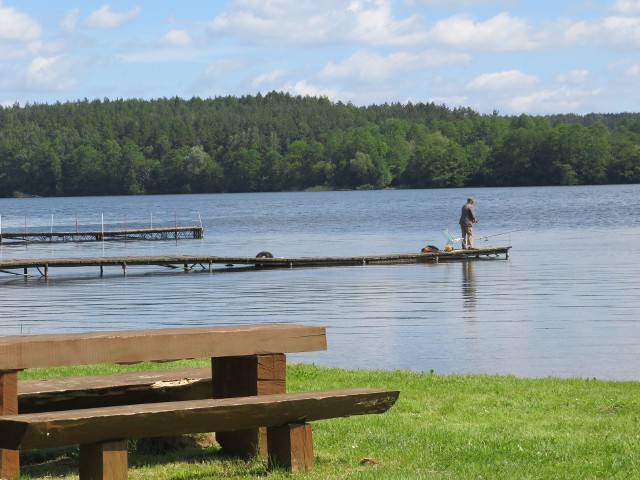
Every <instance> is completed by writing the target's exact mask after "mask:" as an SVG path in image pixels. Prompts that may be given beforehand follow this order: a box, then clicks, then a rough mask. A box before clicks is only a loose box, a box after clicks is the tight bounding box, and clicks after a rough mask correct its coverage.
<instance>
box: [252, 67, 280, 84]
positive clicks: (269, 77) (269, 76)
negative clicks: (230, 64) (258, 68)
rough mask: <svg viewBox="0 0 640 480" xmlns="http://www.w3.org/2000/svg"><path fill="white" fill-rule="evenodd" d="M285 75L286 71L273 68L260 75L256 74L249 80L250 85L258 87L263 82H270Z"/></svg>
mask: <svg viewBox="0 0 640 480" xmlns="http://www.w3.org/2000/svg"><path fill="white" fill-rule="evenodd" d="M285 75H286V72H284V71H283V70H273V71H271V72H267V73H263V74H262V75H258V76H257V77H256V78H254V79H253V81H252V82H251V86H252V87H254V88H257V87H260V86H261V85H264V84H267V85H268V84H272V83H273V82H275V81H277V80H279V79H281V78H282V77H284V76H285Z"/></svg>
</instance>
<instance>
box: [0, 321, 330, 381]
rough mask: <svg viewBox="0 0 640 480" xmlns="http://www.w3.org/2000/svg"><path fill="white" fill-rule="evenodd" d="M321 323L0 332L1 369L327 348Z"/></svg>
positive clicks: (307, 350) (305, 350)
mask: <svg viewBox="0 0 640 480" xmlns="http://www.w3.org/2000/svg"><path fill="white" fill-rule="evenodd" d="M326 348H327V339H326V330H325V327H321V326H310V325H294V324H268V325H236V326H224V327H190V328H182V329H181V328H171V329H156V330H123V331H113V332H87V333H72V334H52V335H27V336H10V337H0V371H2V370H17V369H25V368H33V367H51V366H65V365H87V364H99V363H112V362H140V361H146V360H178V359H184V358H206V357H226V356H238V355H256V354H267V353H288V352H309V351H316V350H326Z"/></svg>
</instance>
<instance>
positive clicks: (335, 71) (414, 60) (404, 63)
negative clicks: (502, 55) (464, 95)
mask: <svg viewBox="0 0 640 480" xmlns="http://www.w3.org/2000/svg"><path fill="white" fill-rule="evenodd" d="M470 60H471V56H470V55H466V54H459V53H445V52H442V51H436V50H432V51H427V52H424V53H419V54H418V53H405V52H399V53H394V54H390V55H380V54H377V53H373V52H356V53H355V54H353V55H352V56H351V57H350V58H348V59H347V60H346V61H344V62H342V63H333V62H329V63H328V64H327V65H326V66H325V67H324V69H323V70H322V71H321V72H320V74H319V78H322V79H329V80H336V79H358V80H360V81H367V82H376V81H384V80H390V79H393V78H394V77H397V76H399V75H402V74H403V73H407V72H412V71H416V70H422V69H425V68H435V67H440V66H443V65H446V64H452V63H461V62H468V61H470Z"/></svg>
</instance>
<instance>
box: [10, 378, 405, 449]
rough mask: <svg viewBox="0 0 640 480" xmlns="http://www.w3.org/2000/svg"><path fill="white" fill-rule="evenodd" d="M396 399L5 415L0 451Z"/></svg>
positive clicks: (251, 421) (377, 408)
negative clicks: (0, 449) (1, 449)
mask: <svg viewBox="0 0 640 480" xmlns="http://www.w3.org/2000/svg"><path fill="white" fill-rule="evenodd" d="M399 394H400V392H399V391H395V390H383V389H371V388H352V389H341V390H327V391H316V392H305V393H286V394H274V395H260V396H252V397H238V398H225V399H215V400H213V399H212V400H192V401H182V402H163V403H151V404H144V405H124V406H117V407H108V408H90V409H83V410H73V411H61V412H46V413H33V414H25V415H6V416H2V417H0V431H2V433H3V435H2V436H1V437H0V448H7V449H13V450H19V449H30V448H48V447H59V446H65V445H75V444H94V443H99V442H108V441H114V440H120V439H129V438H144V437H156V436H171V435H179V434H188V433H200V432H221V431H230V430H239V429H249V428H256V427H262V426H264V427H272V426H278V425H285V424H291V423H303V422H307V421H313V420H322V419H327V418H336V417H347V416H351V415H363V414H371V413H383V412H386V411H387V410H388V409H389V408H391V407H392V406H393V405H394V404H395V402H396V400H397V398H398V396H399Z"/></svg>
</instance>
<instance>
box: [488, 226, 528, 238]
mask: <svg viewBox="0 0 640 480" xmlns="http://www.w3.org/2000/svg"><path fill="white" fill-rule="evenodd" d="M524 230H531V228H519V229H518V230H509V231H508V232H500V233H494V234H493V235H485V236H483V237H478V240H487V239H488V238H491V237H497V236H499V235H507V234H509V233H515V232H522V231H524Z"/></svg>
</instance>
